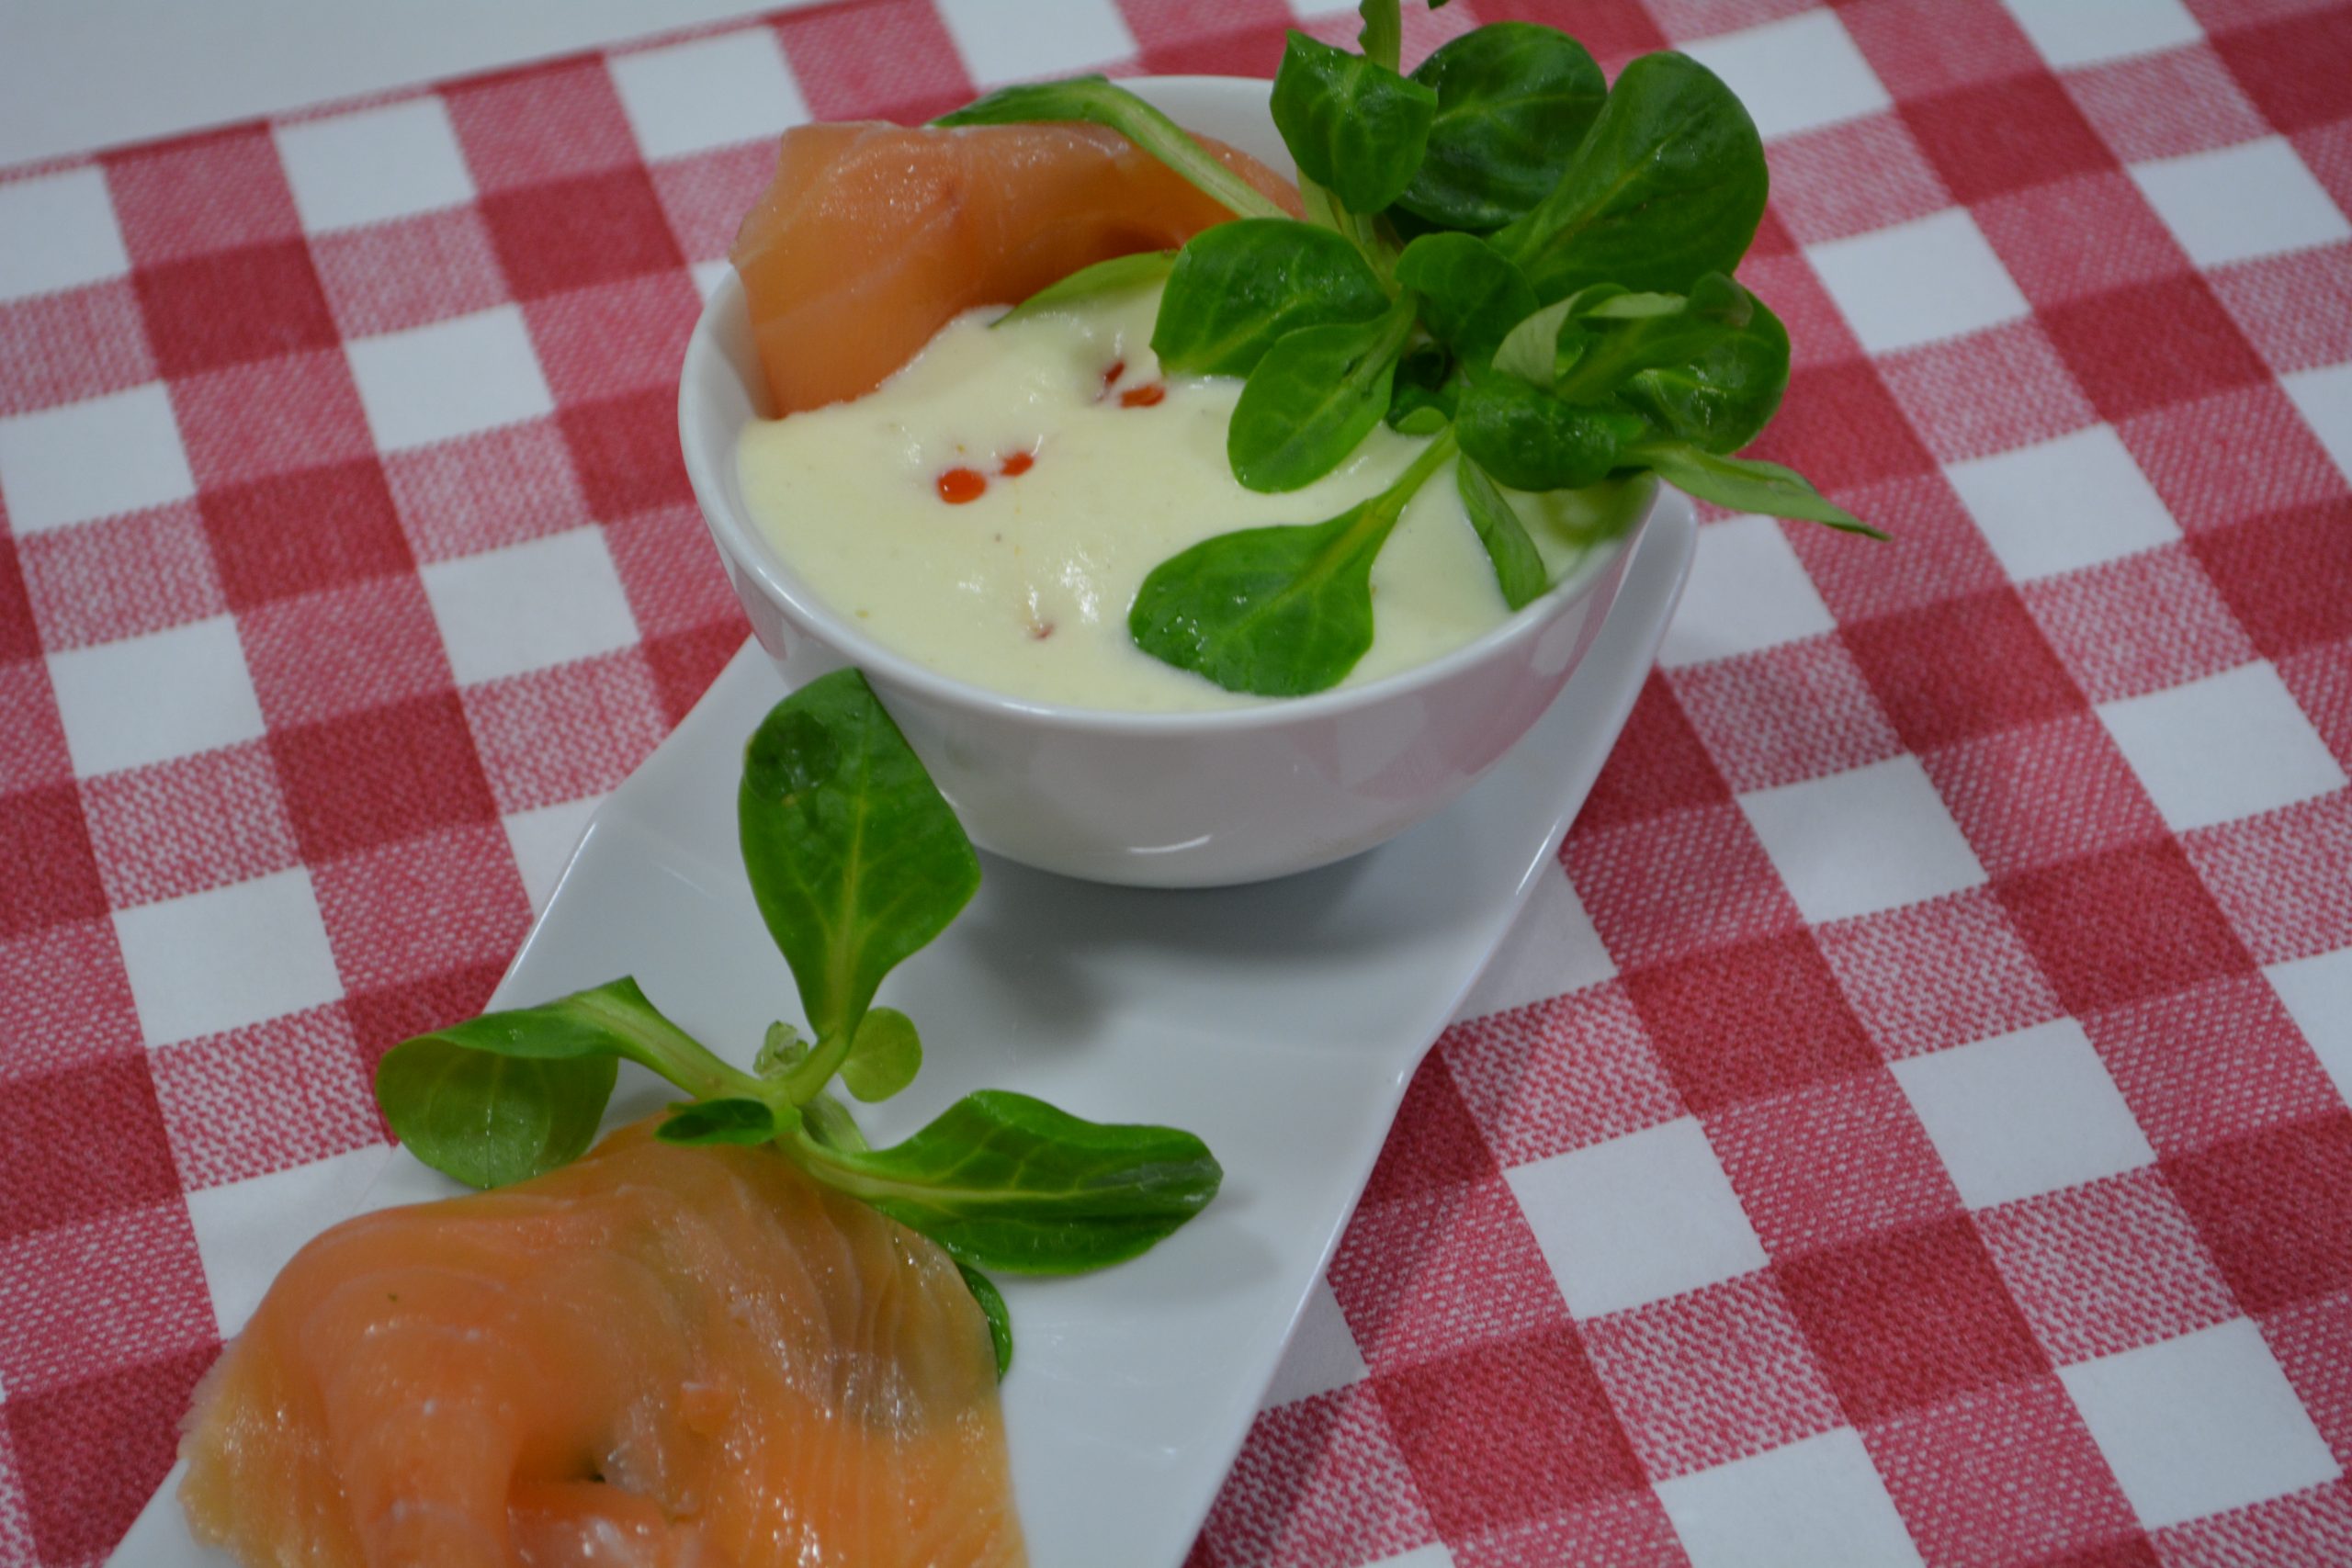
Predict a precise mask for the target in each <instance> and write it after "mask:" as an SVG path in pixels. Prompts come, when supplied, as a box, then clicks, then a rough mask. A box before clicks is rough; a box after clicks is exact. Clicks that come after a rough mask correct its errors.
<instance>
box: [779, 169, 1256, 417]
mask: <svg viewBox="0 0 2352 1568" xmlns="http://www.w3.org/2000/svg"><path fill="white" fill-rule="evenodd" d="M1199 140H1200V141H1201V144H1202V145H1203V146H1204V147H1205V148H1207V149H1208V150H1209V152H1212V153H1214V154H1216V157H1217V158H1218V159H1220V160H1221V161H1222V162H1223V163H1224V164H1226V166H1227V167H1228V168H1230V169H1232V170H1233V171H1234V172H1235V173H1236V174H1238V175H1241V176H1242V177H1243V178H1244V179H1246V180H1248V181H1249V182H1250V184H1251V185H1252V186H1256V187H1257V188H1258V189H1259V190H1260V191H1261V192H1263V193H1264V194H1265V195H1266V196H1267V197H1270V198H1272V200H1273V201H1275V202H1276V203H1277V204H1278V205H1280V206H1281V207H1283V209H1284V210H1286V211H1288V212H1291V213H1293V214H1294V215H1295V214H1296V213H1297V211H1298V210H1299V207H1298V193H1297V191H1296V190H1295V188H1294V187H1293V186H1291V184H1290V182H1289V181H1287V180H1285V179H1283V177H1282V176H1281V175H1276V174H1275V173H1274V172H1273V171H1272V170H1271V169H1269V168H1267V167H1266V166H1265V165H1264V164H1261V163H1259V162H1258V161H1257V160H1256V159H1254V158H1252V157H1250V155H1249V154H1248V153H1246V152H1239V151H1238V150H1236V149H1234V148H1232V147H1228V146H1227V145H1225V144H1224V143H1222V142H1219V141H1214V140H1212V139H1210V138H1207V137H1203V138H1200V139H1199ZM1232 216H1233V214H1232V213H1230V212H1228V211H1227V210H1226V209H1224V208H1223V207H1222V206H1220V205H1219V204H1218V203H1217V202H1216V201H1214V200H1212V199H1211V198H1210V197H1207V196H1204V195H1203V194H1202V193H1201V192H1200V191H1199V190H1197V189H1195V188H1194V187H1193V186H1192V185H1190V184H1188V183H1187V182H1186V181H1185V179H1184V178H1183V176H1182V175H1178V174H1176V173H1175V172H1173V171H1172V170H1170V168H1169V167H1168V166H1167V165H1166V164H1162V163H1160V162H1159V160H1158V159H1156V158H1154V157H1153V156H1151V154H1149V153H1148V152H1144V151H1142V150H1141V149H1139V148H1137V147H1136V146H1135V145H1134V143H1132V142H1130V141H1127V140H1126V139H1125V137H1123V136H1121V135H1119V133H1118V132H1116V131H1114V130H1105V129H1103V127H1101V126H1093V125H1077V124H1052V125H990V126H971V127H965V128H961V129H956V130H941V129H937V128H922V129H909V128H906V127H903V126H896V125H886V124H880V123H873V124H847V125H807V126H799V127H797V128H795V129H794V130H789V131H786V133H785V136H784V144H783V147H782V150H781V151H780V152H779V154H778V156H777V159H776V172H775V180H774V181H773V183H771V184H770V185H769V186H768V188H767V190H766V191H765V193H764V194H763V195H762V196H761V197H760V199H759V201H758V202H757V204H756V205H754V206H753V207H752V211H751V215H750V216H749V217H747V218H745V219H744V220H743V227H742V230H741V232H740V233H739V234H738V235H737V236H736V240H735V248H734V251H733V259H734V263H735V270H736V271H737V272H738V273H740V274H741V276H742V279H743V289H744V293H745V295H746V296H747V297H748V299H749V300H750V303H751V313H752V334H753V336H754V337H755V339H756V340H757V342H758V344H759V351H760V362H761V365H762V366H763V367H764V368H765V370H766V372H767V379H768V389H769V392H770V393H771V395H772V396H773V398H774V400H775V410H774V411H773V412H775V414H778V415H783V414H788V413H797V412H801V411H802V410H804V409H812V408H820V407H822V406H823V405H824V404H827V403H833V402H840V401H842V400H845V399H850V398H856V397H862V396H864V395H865V393H867V392H870V391H872V390H873V389H875V388H876V387H877V386H880V385H881V384H882V382H883V380H884V379H885V378H888V376H889V375H890V373H891V372H892V371H895V370H897V369H898V368H899V367H901V366H903V365H905V364H906V363H907V362H908V361H909V360H910V359H912V358H913V357H914V356H915V355H916V354H917V353H918V352H919V351H921V349H922V346H923V344H927V343H929V342H930V341H931V340H932V338H933V335H935V334H936V333H938V331H939V329H940V328H942V327H944V326H945V325H946V324H947V323H948V322H949V321H953V320H955V319H956V317H957V316H959V315H962V314H963V313H964V312H965V311H967V310H972V309H975V308H976V307H978V306H982V305H1012V304H1017V303H1018V302H1020V301H1021V300H1023V299H1027V298H1028V297H1029V296H1030V295H1032V294H1035V293H1036V292H1037V291H1038V290H1039V289H1041V288H1045V287H1046V285H1047V284H1050V283H1057V282H1059V281H1060V280H1061V279H1062V278H1065V277H1067V276H1069V275H1070V274H1071V273H1073V272H1076V271H1078V270H1080V268H1081V267H1087V266H1091V265H1094V264H1095V263H1096V262H1102V261H1108V260H1110V259H1111V258H1112V257H1114V256H1123V255H1130V254H1134V253H1136V252H1137V251H1153V250H1169V249H1173V248H1174V247H1176V246H1179V245H1182V243H1184V242H1185V241H1187V240H1189V239H1191V238H1192V237H1193V235H1194V234H1197V233H1199V232H1200V231H1202V230H1204V229H1205V228H1207V227H1209V226H1210V225H1211V224H1213V223H1221V222H1224V221H1225V220H1227V219H1229V218H1231V217H1232Z"/></svg>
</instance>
